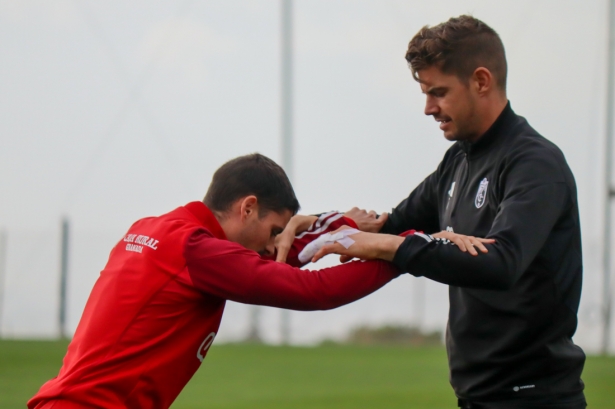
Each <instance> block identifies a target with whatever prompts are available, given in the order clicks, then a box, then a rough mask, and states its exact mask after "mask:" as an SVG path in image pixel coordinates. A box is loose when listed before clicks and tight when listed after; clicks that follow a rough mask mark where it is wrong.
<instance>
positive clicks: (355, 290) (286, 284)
mask: <svg viewBox="0 0 615 409" xmlns="http://www.w3.org/2000/svg"><path fill="white" fill-rule="evenodd" d="M185 258H186V264H187V268H188V272H189V273H190V277H191V279H192V284H193V285H194V286H195V287H196V288H198V289H199V290H200V291H202V292H203V293H206V294H209V295H213V296H215V297H219V298H223V299H228V300H232V301H237V302H241V303H245V304H258V305H268V306H272V307H280V308H286V309H293V310H302V311H309V310H327V309H332V308H337V307H339V306H342V305H345V304H348V303H351V302H353V301H355V300H358V299H359V298H362V297H365V296H366V295H368V294H370V293H372V292H374V291H376V290H377V289H379V288H380V287H382V286H383V285H385V284H386V283H388V282H389V281H391V280H392V279H393V278H395V277H397V275H398V274H399V270H397V268H395V267H394V266H393V265H392V264H391V263H387V262H385V261H370V262H354V263H348V264H343V265H340V266H336V267H331V268H326V269H323V270H317V271H310V270H301V269H299V268H296V267H291V266H289V265H287V264H283V263H278V262H275V261H270V260H264V259H262V258H261V257H260V256H259V255H258V253H256V252H254V251H251V250H247V249H245V248H244V247H242V246H240V245H239V244H236V243H232V242H229V241H226V240H219V239H215V238H213V237H212V236H211V235H210V234H209V233H208V232H207V231H197V232H195V233H194V234H193V235H192V236H191V237H190V239H189V240H188V243H187V245H186V250H185Z"/></svg>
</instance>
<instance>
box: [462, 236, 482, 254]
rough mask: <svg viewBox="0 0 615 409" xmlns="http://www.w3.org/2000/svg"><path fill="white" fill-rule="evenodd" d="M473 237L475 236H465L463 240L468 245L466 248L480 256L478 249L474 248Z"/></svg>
mask: <svg viewBox="0 0 615 409" xmlns="http://www.w3.org/2000/svg"><path fill="white" fill-rule="evenodd" d="M472 239H473V237H468V236H464V238H463V242H464V244H465V245H466V248H467V249H468V252H469V253H470V254H471V255H473V256H478V252H477V251H476V249H475V248H474V245H473V244H472Z"/></svg>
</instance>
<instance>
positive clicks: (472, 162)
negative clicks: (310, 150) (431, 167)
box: [382, 103, 585, 401]
mask: <svg viewBox="0 0 615 409" xmlns="http://www.w3.org/2000/svg"><path fill="white" fill-rule="evenodd" d="M408 229H416V230H420V231H423V232H425V233H435V232H438V231H441V230H449V231H451V230H452V231H454V232H455V233H460V234H465V235H472V236H477V237H488V238H494V239H496V240H497V241H496V243H495V244H492V245H487V248H488V249H489V253H487V254H483V253H480V254H479V255H478V256H475V257H474V256H471V255H469V254H468V253H463V252H461V251H460V250H459V249H458V248H457V247H456V246H452V245H450V244H447V243H446V241H442V240H432V238H431V237H430V236H428V235H414V236H408V237H407V238H406V239H405V241H404V242H403V244H402V245H401V246H400V247H399V249H398V251H397V253H396V254H395V259H394V263H395V264H396V265H397V266H398V267H399V268H401V269H402V270H405V271H408V272H410V273H411V274H413V275H415V276H424V277H427V278H430V279H432V280H435V281H438V282H441V283H444V284H448V285H449V286H450V287H449V298H450V310H449V319H448V327H447V334H446V346H447V351H448V357H449V367H450V380H451V384H452V385H453V388H454V389H455V393H456V394H457V396H458V397H459V398H462V399H469V400H477V401H498V400H509V399H513V400H517V399H519V400H525V399H528V400H534V399H537V398H544V397H548V396H558V395H572V394H575V393H576V394H578V393H580V392H581V391H582V390H583V382H582V381H581V372H582V370H583V364H584V362H585V355H584V353H583V351H582V350H581V348H579V347H578V346H576V345H575V344H574V343H573V342H572V340H571V337H572V335H573V334H574V332H575V330H576V326H577V310H578V306H579V299H580V295H581V281H582V270H583V267H582V257H581V231H580V226H579V211H578V204H577V192H576V186H575V182H574V177H573V175H572V172H571V171H570V168H569V167H568V164H567V163H566V159H565V158H564V155H563V154H562V152H561V151H560V150H559V149H558V148H557V146H555V145H554V144H553V143H551V142H549V141H548V140H547V139H545V138H544V137H542V136H540V135H539V134H538V133H537V132H536V131H535V130H534V129H532V127H530V125H529V124H528V123H527V121H526V120H525V119H524V118H522V117H520V116H517V115H516V114H515V113H514V112H513V110H512V109H511V107H510V103H509V104H508V105H507V106H506V108H505V109H504V111H503V112H502V114H501V115H500V116H499V118H498V119H497V120H496V122H495V123H494V124H493V125H492V126H491V128H490V129H489V130H488V131H487V132H486V133H485V134H484V135H483V136H482V137H481V138H480V139H479V140H478V142H476V143H473V144H470V143H467V142H456V143H455V144H454V145H453V146H452V147H451V148H450V149H449V150H448V151H447V152H446V154H445V155H444V159H443V160H442V162H441V163H440V165H439V166H438V169H437V170H436V171H435V172H434V173H432V174H431V175H429V176H428V177H427V178H426V179H425V180H424V181H423V182H422V183H421V184H420V185H419V186H418V187H417V188H416V189H414V191H413V192H412V193H411V194H410V196H409V197H408V198H407V199H405V200H404V201H402V202H401V203H400V204H399V205H398V206H397V207H396V208H395V209H393V211H392V213H391V214H390V217H389V220H388V221H387V223H386V224H385V226H384V227H383V229H382V232H383V233H391V234H398V233H401V232H403V231H405V230H408Z"/></svg>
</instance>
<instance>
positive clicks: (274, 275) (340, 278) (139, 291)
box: [28, 202, 398, 409]
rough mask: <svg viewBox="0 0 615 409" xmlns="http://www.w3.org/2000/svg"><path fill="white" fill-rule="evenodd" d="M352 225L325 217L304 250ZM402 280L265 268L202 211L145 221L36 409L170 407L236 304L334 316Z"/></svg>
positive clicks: (345, 271)
mask: <svg viewBox="0 0 615 409" xmlns="http://www.w3.org/2000/svg"><path fill="white" fill-rule="evenodd" d="M332 218H333V219H335V220H329V219H332ZM347 223H349V221H348V219H345V218H343V217H341V215H339V214H338V213H329V214H326V215H323V216H321V217H320V218H319V219H318V221H317V222H316V223H315V224H314V225H313V226H312V228H311V229H310V231H309V232H308V233H306V234H304V235H303V236H302V237H301V238H300V239H299V240H298V244H301V243H303V244H307V242H309V241H311V239H314V238H316V237H317V236H318V235H319V234H322V233H325V232H327V231H330V230H334V229H336V228H337V227H340V226H341V225H343V224H347ZM325 224H326V226H325ZM310 235H311V239H310ZM299 250H300V249H299V248H296V247H295V248H294V249H293V252H292V254H291V255H290V258H291V259H293V258H295V259H296V256H297V254H298V251H299ZM397 275H398V271H397V270H396V269H395V268H394V267H393V266H392V265H391V264H389V263H386V262H383V261H368V262H353V263H348V264H344V265H340V266H336V267H332V268H328V269H324V270H320V271H308V270H300V269H299V268H296V267H291V266H290V265H287V264H282V263H277V262H275V261H271V260H264V259H262V258H261V257H260V256H259V255H258V254H257V253H256V252H254V251H251V250H247V249H246V248H244V247H242V246H240V245H239V244H237V243H233V242H230V241H228V240H226V237H225V235H224V232H223V230H222V228H221V227H220V225H219V224H218V222H217V220H216V218H215V217H214V215H213V213H212V212H211V211H210V210H209V209H208V208H207V207H206V206H205V205H204V204H203V203H201V202H193V203H189V204H188V205H186V206H183V207H180V208H178V209H176V210H174V211H172V212H170V213H167V214H165V215H162V216H160V217H150V218H145V219H142V220H139V221H137V222H136V223H135V224H133V225H132V227H131V228H130V229H129V230H128V232H127V234H126V236H125V237H124V238H123V239H122V240H121V241H120V242H119V243H118V244H117V245H116V246H115V247H114V248H113V250H112V251H111V254H110V256H109V261H108V263H107V265H106V267H105V268H104V270H103V271H102V272H101V274H100V277H99V278H98V281H97V282H96V284H95V285H94V288H93V289H92V293H91V294H90V298H89V299H88V302H87V304H86V306H85V309H84V311H83V315H82V317H81V321H80V322H79V325H78V327H77V330H76V332H75V335H74V338H73V340H72V342H71V343H70V345H69V346H68V351H67V353H66V356H65V357H64V361H63V365H62V368H61V369H60V372H59V374H58V376H57V377H55V378H53V379H51V380H50V381H48V382H47V383H45V384H44V385H43V386H42V387H41V389H40V390H39V392H38V393H37V394H36V395H35V396H34V397H33V398H32V399H31V400H30V401H29V402H28V408H29V409H34V408H36V409H42V408H45V409H51V408H53V409H66V408H69V409H81V408H104V409H113V408H118V409H119V408H168V407H169V406H170V405H171V403H172V402H173V401H174V400H175V398H176V397H177V395H178V394H179V393H180V391H181V390H182V388H183V387H184V386H185V385H186V383H187V382H188V381H189V380H190V378H191V377H192V375H193V374H194V373H195V371H196V370H197V369H198V368H199V366H200V365H201V362H202V361H203V359H204V358H205V355H206V354H207V351H208V349H209V347H210V346H211V344H212V343H213V341H214V338H215V336H216V333H217V332H218V327H219V326H220V320H221V319H222V312H223V311H224V305H225V302H226V300H232V301H237V302H242V303H249V304H260V305H268V306H274V307H281V308H288V309H295V310H324V309H331V308H336V307H339V306H341V305H344V304H347V303H350V302H352V301H355V300H357V299H359V298H361V297H364V296H366V295H367V294H369V293H371V292H373V291H375V290H377V289H378V288H380V287H382V286H383V285H384V284H386V283H387V282H389V281H390V280H391V279H393V278H394V277H396V276H397Z"/></svg>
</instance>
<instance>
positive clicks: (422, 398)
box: [0, 341, 615, 409]
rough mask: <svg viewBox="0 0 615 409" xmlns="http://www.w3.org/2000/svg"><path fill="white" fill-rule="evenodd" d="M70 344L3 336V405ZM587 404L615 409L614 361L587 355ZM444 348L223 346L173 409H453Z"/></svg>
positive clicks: (43, 374) (6, 408) (38, 379)
mask: <svg viewBox="0 0 615 409" xmlns="http://www.w3.org/2000/svg"><path fill="white" fill-rule="evenodd" d="M65 351H66V343H65V342H44V341H0V408H2V409H11V408H24V407H25V402H26V401H27V400H28V398H29V397H30V396H32V395H33V394H34V393H35V392H36V391H37V389H38V388H39V387H40V385H41V384H42V383H43V382H44V381H46V380H47V379H49V378H50V377H52V376H54V375H55V374H56V373H57V371H58V369H59V367H60V364H61V361H62V356H63V355H64V352H65ZM583 379H584V380H585V383H586V385H587V389H586V395H587V399H588V402H589V407H590V408H604V409H612V408H613V407H614V402H615V358H613V357H610V358H604V357H590V358H588V361H587V364H586V368H585V372H584V376H583ZM455 407H456V400H455V397H454V395H453V392H452V390H451V388H450V386H449V385H448V371H447V368H446V355H445V351H444V349H443V348H427V347H425V348H404V347H354V346H323V347H316V348H295V347H270V346H262V345H221V346H214V347H212V349H211V351H210V352H209V355H208V357H207V358H206V359H205V361H204V364H203V366H202V367H201V369H200V370H199V371H198V372H197V374H196V375H195V377H194V378H193V379H192V381H191V382H190V384H189V385H188V386H187V387H186V389H185V390H184V391H183V393H182V394H181V395H180V397H179V398H178V399H177V401H176V402H175V404H174V405H173V408H174V409H192V408H194V409H196V408H215V409H223V408H224V409H231V408H233V409H240V408H253V409H254V408H257V409H258V408H267V409H276V408H293V409H302V408H314V409H316V408H318V409H327V408H330V409H350V408H353V409H360V408H413V409H422V408H433V409H437V408H455Z"/></svg>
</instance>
